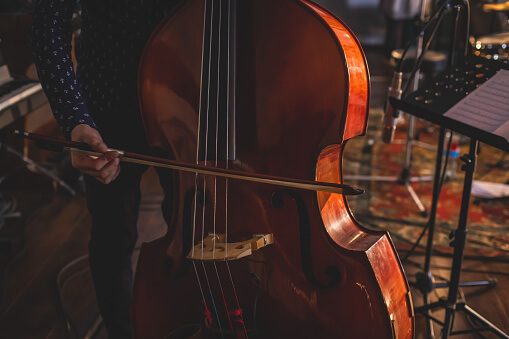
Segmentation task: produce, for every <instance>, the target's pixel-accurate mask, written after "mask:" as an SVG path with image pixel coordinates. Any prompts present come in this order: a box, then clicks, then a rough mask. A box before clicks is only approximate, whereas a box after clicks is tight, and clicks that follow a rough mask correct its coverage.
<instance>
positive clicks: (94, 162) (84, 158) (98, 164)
mask: <svg viewBox="0 0 509 339" xmlns="http://www.w3.org/2000/svg"><path fill="white" fill-rule="evenodd" d="M71 139H72V140H73V141H77V142H84V143H86V144H88V145H90V147H92V149H93V150H94V151H96V152H100V153H103V155H101V156H100V157H91V156H88V155H84V154H79V153H71V160H72V166H73V167H74V168H76V169H78V170H79V171H81V172H83V173H85V174H88V175H91V176H93V177H95V178H96V179H97V180H99V181H100V182H102V183H103V184H109V183H110V182H112V181H113V180H115V178H116V177H117V176H118V174H119V173H120V161H119V159H118V156H119V154H118V152H115V151H108V147H107V146H106V144H105V143H104V142H103V139H102V138H101V135H100V134H99V132H98V131H97V130H96V129H95V128H92V127H90V126H89V125H85V124H81V125H78V126H76V127H74V129H73V130H72V132H71Z"/></svg>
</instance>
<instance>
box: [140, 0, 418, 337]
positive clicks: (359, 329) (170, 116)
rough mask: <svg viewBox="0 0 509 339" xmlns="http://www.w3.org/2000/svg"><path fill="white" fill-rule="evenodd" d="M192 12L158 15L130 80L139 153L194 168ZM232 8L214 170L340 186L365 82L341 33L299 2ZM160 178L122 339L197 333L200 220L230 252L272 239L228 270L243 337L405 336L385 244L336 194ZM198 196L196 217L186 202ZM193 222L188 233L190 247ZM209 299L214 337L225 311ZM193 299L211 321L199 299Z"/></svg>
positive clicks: (407, 315)
mask: <svg viewBox="0 0 509 339" xmlns="http://www.w3.org/2000/svg"><path fill="white" fill-rule="evenodd" d="M204 6H205V1H203V0H189V1H184V2H182V3H181V4H180V5H179V6H178V7H177V8H176V9H175V11H174V12H173V13H171V14H170V15H169V16H168V17H167V18H166V19H165V21H164V22H163V23H162V24H161V25H160V26H159V28H158V30H156V31H155V32H154V34H153V36H152V38H151V40H150V41H149V43H148V44H147V47H146V49H145V52H144V56H143V58H142V62H141V65H140V73H139V91H140V103H141V108H142V112H143V114H144V122H145V127H146V130H147V135H148V137H149V143H150V144H151V145H152V146H157V147H160V148H162V149H164V150H165V151H167V152H168V154H169V155H170V156H171V157H174V158H175V159H177V160H180V161H185V162H190V163H195V162H196V155H197V151H196V149H197V140H198V133H199V132H198V127H197V126H198V121H199V112H200V106H201V105H200V91H201V83H202V74H201V73H202V46H203V34H204V33H203V31H204V20H203V18H204V12H205V9H204V8H205V7H204ZM237 10H238V12H237V29H236V31H237V33H236V34H237V35H236V48H235V70H236V71H235V74H234V77H235V79H234V80H235V81H234V83H235V89H234V91H233V92H234V93H235V95H234V97H233V98H231V100H234V102H233V101H230V103H232V106H233V105H234V107H235V112H236V114H235V124H234V126H233V127H232V128H233V129H234V130H232V133H234V134H235V136H236V137H235V145H234V146H235V155H236V156H235V159H234V160H229V161H227V163H226V162H225V161H222V162H221V161H220V162H219V164H220V165H221V166H226V165H228V167H229V168H230V169H237V170H242V171H245V172H256V173H263V174H271V175H277V176H281V177H289V178H300V179H316V180H320V181H329V182H337V183H341V182H342V178H341V156H342V150H343V148H344V145H345V142H346V140H348V139H349V138H351V137H354V136H357V135H362V134H364V132H365V129H366V123H367V110H368V102H369V75H368V71H367V65H366V62H365V58H364V55H363V52H362V50H361V48H360V45H359V43H358V42H357V40H356V39H355V37H354V35H353V34H352V32H351V31H349V30H348V28H347V27H346V26H345V25H344V24H343V23H341V22H340V21H339V20H338V19H336V18H335V17H333V16H332V15H330V14H329V13H327V12H326V11H325V10H323V9H322V8H320V7H319V6H317V5H315V4H313V3H310V2H306V1H299V0H277V1H275V0H243V1H239V2H238V4H237ZM201 163H205V162H204V161H202V162H201ZM207 163H209V164H210V165H213V163H211V162H210V161H207ZM174 176H175V178H174V180H175V196H174V209H173V217H172V220H171V223H170V226H169V229H168V233H167V234H166V236H165V237H163V238H161V239H158V240H155V241H153V242H151V243H148V244H144V245H143V246H142V249H141V253H140V257H139V261H138V267H137V270H136V276H135V282H134V290H133V306H132V311H133V313H132V314H133V334H134V336H135V337H137V338H161V337H164V336H165V335H167V334H168V333H170V332H172V331H174V330H176V329H178V328H181V327H183V326H186V325H188V324H192V323H201V324H202V323H203V318H204V315H203V307H202V304H201V301H202V299H203V298H202V295H201V293H200V287H199V282H198V279H197V275H196V273H195V268H194V266H193V265H192V264H190V263H189V262H188V261H187V260H186V258H185V256H186V255H187V251H188V250H189V248H190V246H191V245H193V244H196V243H198V242H199V241H200V240H201V238H202V233H201V232H202V230H201V225H202V224H204V225H205V229H204V235H205V236H206V235H207V234H208V232H214V225H215V227H216V228H215V231H216V232H221V233H224V232H225V230H226V227H227V232H228V239H231V241H232V242H233V241H241V240H244V239H245V238H246V237H250V236H252V235H253V234H258V233H273V234H274V240H275V243H274V244H273V245H270V246H267V247H266V248H263V249H261V250H260V251H259V252H256V253H254V254H253V255H252V256H250V257H247V258H243V259H240V260H236V261H229V262H228V265H229V270H230V272H231V274H232V278H233V284H234V286H235V290H236V292H237V294H238V301H239V304H240V307H241V308H242V310H243V318H244V321H245V323H246V327H247V329H248V333H250V332H249V331H250V329H251V328H254V327H255V328H256V331H257V333H258V336H259V337H260V338H289V337H295V338H333V337H344V338H393V337H397V338H411V337H412V336H413V314H412V306H411V299H410V294H409V288H408V284H407V282H406V278H405V276H404V272H403V270H402V267H401V265H400V263H399V259H398V257H397V254H396V252H395V249H394V247H393V244H392V242H391V240H390V238H389V236H388V234H387V233H384V232H374V231H369V230H366V229H364V228H363V227H362V226H360V225H359V224H358V223H357V222H356V221H355V219H354V218H353V215H352V214H351V212H350V210H349V208H348V205H347V201H346V198H345V197H344V196H342V195H338V194H328V193H320V192H319V193H316V192H312V191H304V190H295V191H289V190H282V189H281V188H280V187H277V186H272V185H263V184H256V183H246V182H241V181H237V180H228V182H226V181H225V179H215V178H213V177H203V176H200V177H198V178H197V179H196V178H195V176H194V175H192V174H186V173H175V174H174ZM196 181H197V182H198V184H197V185H196V183H195V182H196ZM195 187H198V188H199V191H200V192H199V193H198V194H196V193H194V192H195ZM225 187H227V189H226V188H225ZM203 195H204V196H205V200H206V203H205V207H203V206H202V205H203V204H200V203H199V202H200V201H201V197H202V196H203ZM195 196H197V197H198V198H197V202H196V203H195V202H193V201H195V200H194V197H195ZM214 196H216V197H217V198H214ZM225 201H226V204H225ZM225 205H226V206H225ZM195 206H196V209H197V210H198V211H199V212H200V213H198V214H197V216H196V217H194V215H193V210H194V208H195ZM218 206H221V207H218ZM203 209H204V210H205V212H204V213H203V214H202V213H201V212H202V210H203ZM202 215H203V216H202ZM306 216H307V218H306ZM306 219H308V220H306ZM203 220H204V222H203ZM214 220H215V221H214ZM193 224H198V225H199V226H198V227H197V228H196V229H197V230H199V231H196V232H197V233H196V234H195V235H194V239H193V234H192V233H191V229H192V227H193ZM226 225H227V226H226ZM214 266H215V267H217V273H216V271H215V267H214ZM304 266H305V267H306V269H307V271H306V269H304V268H303V267H304ZM196 267H197V271H199V272H198V276H199V277H200V284H202V285H206V283H205V281H206V279H205V276H204V273H203V271H204V270H205V271H206V272H207V276H208V280H209V282H210V285H211V290H213V291H214V293H215V292H217V291H219V290H220V287H219V286H218V284H217V280H218V278H217V276H219V277H220V278H219V279H221V281H222V283H224V286H222V287H223V289H227V290H228V289H230V288H231V282H230V278H229V275H228V269H227V267H226V264H225V263H224V262H219V263H217V264H211V263H206V264H202V263H197V264H196ZM331 267H332V268H334V269H333V270H332V271H333V272H336V273H338V272H339V280H338V281H337V282H335V283H332V285H333V286H330V287H326V285H328V284H330V283H331V281H333V280H334V278H333V277H332V278H331V276H329V275H327V272H330V269H331ZM305 271H306V272H305ZM310 271H311V272H310ZM310 275H311V278H310ZM333 276H334V275H333ZM312 280H314V281H312ZM202 287H203V288H204V289H205V290H207V291H208V287H207V286H202ZM207 293H209V292H207ZM218 293H219V292H218ZM214 297H215V305H216V306H215V307H216V308H217V309H218V312H219V313H220V314H221V316H220V317H219V319H220V320H219V321H220V322H221V323H222V325H223V327H225V328H227V327H228V325H227V324H228V319H227V317H226V313H227V311H226V310H225V308H226V307H225V306H224V303H223V301H222V300H220V299H221V297H219V295H218V296H214ZM205 299H206V300H207V302H208V304H209V309H210V310H211V311H212V312H214V310H213V309H212V306H211V305H210V303H211V302H210V300H209V299H210V298H209V296H205ZM225 299H226V304H227V305H228V309H230V308H235V305H236V298H235V296H234V295H233V294H232V293H230V292H228V291H225ZM255 304H256V307H255ZM230 305H231V306H230ZM213 317H214V316H213ZM214 319H215V318H214ZM216 326H217V324H216Z"/></svg>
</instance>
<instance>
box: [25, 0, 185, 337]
mask: <svg viewBox="0 0 509 339" xmlns="http://www.w3.org/2000/svg"><path fill="white" fill-rule="evenodd" d="M176 2H177V1H175V0H108V1H100V0H81V1H79V3H80V5H81V17H82V27H81V34H80V37H79V39H78V41H77V44H76V59H77V61H78V64H77V68H76V73H75V70H74V67H73V61H72V58H71V40H72V34H73V32H72V28H71V18H72V15H73V13H74V11H75V8H76V0H36V1H35V5H34V13H33V26H32V29H31V39H32V46H33V52H34V59H35V64H36V66H37V70H38V74H39V78H40V81H41V83H42V86H43V88H44V91H45V93H46V95H47V97H48V99H49V102H50V105H51V108H52V110H53V114H54V116H55V118H56V120H57V122H58V124H59V125H60V127H61V129H62V132H63V134H64V136H65V137H66V138H68V139H72V140H74V141H79V142H85V143H87V144H89V145H90V146H91V147H92V148H93V149H94V150H95V151H98V152H101V153H104V155H102V156H100V157H98V158H91V157H88V156H84V155H77V154H72V164H73V166H74V167H75V168H77V169H78V170H80V171H81V172H83V173H84V174H85V183H86V196H87V207H88V210H89V212H90V214H91V216H92V229H91V239H90V243H89V255H90V269H91V273H92V278H93V281H94V286H95V290H96V294H97V300H98V305H99V309H100V313H101V315H102V318H103V320H104V324H105V326H106V328H107V330H108V332H109V335H110V337H111V338H129V337H130V336H131V333H130V321H129V319H130V312H129V311H130V295H131V289H132V280H133V278H132V274H133V272H132V268H131V265H132V264H131V254H132V252H133V248H134V245H135V242H136V239H137V227H136V222H137V219H138V207H139V204H140V179H141V175H142V173H143V172H144V171H145V170H146V168H145V167H142V166H138V165H125V164H122V166H120V165H119V160H118V153H117V152H114V151H108V152H107V149H108V147H115V148H124V149H128V150H131V151H133V152H139V153H144V152H145V153H146V152H147V148H148V146H147V141H146V137H145V132H144V129H143V123H142V119H141V114H140V110H139V104H138V94H137V72H138V64H139V61H140V57H141V54H142V51H143V48H144V46H145V43H146V42H147V40H148V38H149V36H150V34H151V32H152V31H153V30H154V29H155V28H156V26H157V24H158V23H159V22H160V21H161V20H162V19H163V17H164V15H165V13H167V12H168V11H169V10H171V9H172V7H174V6H175V4H176ZM160 172H161V171H160ZM159 174H160V180H161V183H162V186H163V187H164V188H165V189H166V190H169V189H170V187H171V185H170V184H171V183H170V182H169V181H170V178H169V177H170V176H169V175H168V173H166V175H164V173H163V174H161V173H159ZM163 206H166V207H167V208H166V209H164V210H163V215H164V216H165V219H166V220H167V221H168V220H169V217H170V216H169V209H170V208H169V207H170V206H171V201H169V200H168V199H165V200H164V201H163Z"/></svg>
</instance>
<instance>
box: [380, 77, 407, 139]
mask: <svg viewBox="0 0 509 339" xmlns="http://www.w3.org/2000/svg"><path fill="white" fill-rule="evenodd" d="M402 80H403V72H394V76H393V78H392V83H391V87H389V93H388V95H387V101H386V102H385V109H384V111H385V116H384V122H383V126H384V127H383V130H382V140H383V141H384V142H385V143H387V144H390V143H391V142H392V141H393V140H394V131H395V130H396V119H397V118H398V116H399V110H396V111H394V107H392V105H391V103H390V102H389V98H396V99H401V82H402Z"/></svg>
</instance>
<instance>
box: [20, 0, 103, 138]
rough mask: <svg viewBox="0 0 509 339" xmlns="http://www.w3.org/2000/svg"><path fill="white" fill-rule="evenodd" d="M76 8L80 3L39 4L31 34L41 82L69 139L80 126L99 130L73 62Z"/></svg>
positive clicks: (53, 0) (50, 0)
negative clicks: (72, 20)
mask: <svg viewBox="0 0 509 339" xmlns="http://www.w3.org/2000/svg"><path fill="white" fill-rule="evenodd" d="M75 6H76V0H36V1H35V5H34V13H33V22H32V28H31V31H30V37H31V44H32V50H33V54H34V62H35V66H36V68H37V73H38V75H39V80H40V82H41V85H42V87H43V89H44V92H45V93H46V96H47V97H48V100H49V103H50V105H51V109H52V111H53V115H54V116H55V118H56V120H57V122H58V124H59V125H60V127H61V129H62V132H63V133H64V136H65V137H66V138H67V139H70V134H71V131H72V130H73V128H74V127H76V126H77V125H79V124H87V125H90V126H92V127H94V128H96V126H95V123H94V121H93V119H92V118H91V117H90V115H89V113H88V109H87V104H86V102H85V100H84V99H83V96H82V94H81V89H80V86H79V83H78V82H77V80H76V75H75V71H74V65H73V62H72V58H71V48H72V47H71V39H72V27H71V18H72V14H73V12H74V8H75Z"/></svg>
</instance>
